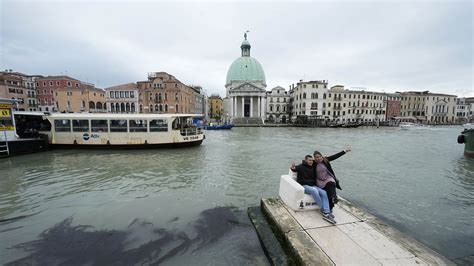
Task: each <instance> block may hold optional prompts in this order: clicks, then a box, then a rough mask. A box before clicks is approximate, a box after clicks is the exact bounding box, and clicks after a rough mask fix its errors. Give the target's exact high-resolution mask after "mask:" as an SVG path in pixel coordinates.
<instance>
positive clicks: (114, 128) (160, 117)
mask: <svg viewBox="0 0 474 266" xmlns="http://www.w3.org/2000/svg"><path fill="white" fill-rule="evenodd" d="M199 116H201V115H195V114H110V113H108V114H91V113H69V114H63V113H53V114H50V115H45V116H44V118H45V119H47V120H49V122H50V123H51V131H49V132H42V133H46V134H48V137H49V142H50V144H51V145H54V146H84V147H121V148H156V147H186V146H197V145H200V144H201V143H202V142H203V140H204V139H205V135H204V133H203V130H202V128H200V127H196V126H194V125H193V124H192V119H193V117H199Z"/></svg>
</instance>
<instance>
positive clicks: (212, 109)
mask: <svg viewBox="0 0 474 266" xmlns="http://www.w3.org/2000/svg"><path fill="white" fill-rule="evenodd" d="M208 103H209V117H210V118H214V119H220V120H222V118H223V117H222V116H223V115H224V101H223V100H222V98H221V96H219V95H217V94H213V95H211V96H210V97H209V98H208Z"/></svg>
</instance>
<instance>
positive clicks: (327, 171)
mask: <svg viewBox="0 0 474 266" xmlns="http://www.w3.org/2000/svg"><path fill="white" fill-rule="evenodd" d="M350 151H351V148H350V147H347V148H346V149H345V150H343V151H341V152H338V153H336V154H334V155H331V156H328V157H323V155H322V154H321V153H320V152H319V151H315V152H314V161H315V163H314V164H313V167H314V170H315V171H314V172H315V175H316V185H317V186H318V187H319V188H322V189H324V191H326V193H327V195H328V198H329V208H330V210H331V212H332V209H333V208H334V204H336V203H337V201H338V200H337V194H336V188H338V189H341V186H340V185H339V180H338V179H337V178H336V175H335V174H334V170H332V167H331V163H330V161H333V160H336V159H337V158H339V157H341V156H342V155H344V154H346V153H348V152H350Z"/></svg>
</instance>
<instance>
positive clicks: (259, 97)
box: [257, 96, 262, 117]
mask: <svg viewBox="0 0 474 266" xmlns="http://www.w3.org/2000/svg"><path fill="white" fill-rule="evenodd" d="M261 99H262V96H258V98H257V116H258V117H261V114H260V101H261Z"/></svg>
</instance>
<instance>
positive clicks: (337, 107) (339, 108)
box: [334, 106, 342, 110]
mask: <svg viewBox="0 0 474 266" xmlns="http://www.w3.org/2000/svg"><path fill="white" fill-rule="evenodd" d="M341 109H342V107H341V106H334V110H341Z"/></svg>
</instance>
